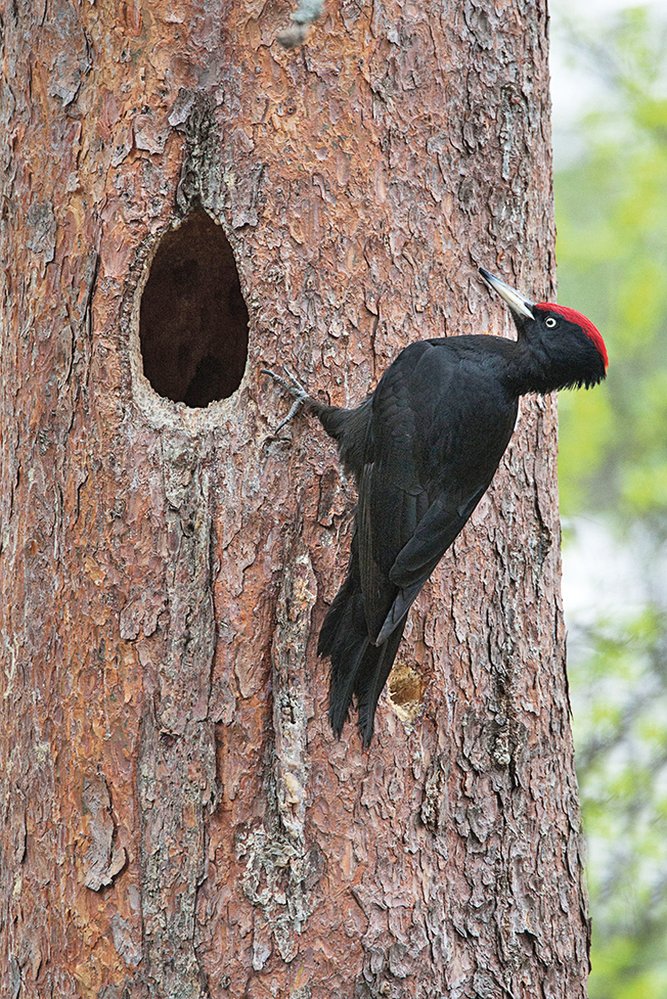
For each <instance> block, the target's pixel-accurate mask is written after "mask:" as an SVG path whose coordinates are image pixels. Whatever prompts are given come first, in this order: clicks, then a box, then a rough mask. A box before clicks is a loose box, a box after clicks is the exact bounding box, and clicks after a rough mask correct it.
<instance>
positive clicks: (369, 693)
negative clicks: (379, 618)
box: [354, 618, 405, 748]
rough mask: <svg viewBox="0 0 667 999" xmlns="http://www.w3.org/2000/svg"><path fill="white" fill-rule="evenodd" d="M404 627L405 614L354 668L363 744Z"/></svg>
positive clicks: (370, 733) (369, 735)
mask: <svg viewBox="0 0 667 999" xmlns="http://www.w3.org/2000/svg"><path fill="white" fill-rule="evenodd" d="M404 628H405V618H403V620H402V621H401V623H400V624H399V625H398V626H397V628H396V629H395V630H394V631H392V633H391V635H390V636H389V638H388V639H387V640H386V642H383V643H382V645H378V646H375V645H371V646H369V647H368V649H367V650H366V654H365V655H364V658H363V659H362V661H361V665H360V667H359V669H358V670H357V675H356V682H355V686H354V693H355V695H356V701H357V707H358V710H359V731H360V732H361V738H362V740H363V743H364V746H365V747H366V748H368V747H369V746H370V744H371V739H372V738H373V727H374V725H375V711H376V708H377V704H378V700H379V698H380V694H381V693H382V690H383V688H384V685H385V683H386V682H387V677H388V676H389V674H390V672H391V667H392V666H393V665H394V659H395V658H396V653H397V652H398V646H399V645H400V644H401V638H402V637H403V629H404Z"/></svg>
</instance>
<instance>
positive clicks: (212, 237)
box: [139, 210, 248, 408]
mask: <svg viewBox="0 0 667 999" xmlns="http://www.w3.org/2000/svg"><path fill="white" fill-rule="evenodd" d="M139 341H140V344H141V356H142V360H143V365H144V374H145V375H146V378H147V379H148V381H149V382H150V383H151V385H152V386H153V388H154V389H155V391H156V392H157V393H158V395H161V396H165V397H166V398H167V399H173V400H174V402H184V403H185V404H186V406H192V407H194V408H198V407H202V406H208V404H209V403H210V402H214V401H215V400H216V399H226V398H227V397H228V396H230V395H232V393H233V392H235V391H236V389H237V388H238V387H239V385H240V384H241V379H242V378H243V372H244V370H245V365H246V359H247V356H248V310H247V308H246V304H245V302H244V300H243V295H242V294H241V285H240V282H239V275H238V271H237V269H236V261H235V260H234V254H233V253H232V248H231V246H230V245H229V242H228V240H227V237H226V236H225V234H224V232H223V230H222V229H221V228H220V226H218V225H216V224H215V222H213V221H212V219H210V218H209V216H208V215H207V214H206V212H204V211H201V210H198V211H196V212H193V213H192V215H190V216H188V218H186V219H185V220H184V222H183V223H182V225H180V226H179V228H178V229H174V230H172V231H171V232H168V233H166V234H165V235H164V236H163V238H162V241H161V243H160V245H159V246H158V249H157V252H156V254H155V256H154V258H153V262H152V264H151V269H150V273H149V275H148V280H147V281H146V284H145V287H144V291H143V295H142V297H141V309H140V313H139Z"/></svg>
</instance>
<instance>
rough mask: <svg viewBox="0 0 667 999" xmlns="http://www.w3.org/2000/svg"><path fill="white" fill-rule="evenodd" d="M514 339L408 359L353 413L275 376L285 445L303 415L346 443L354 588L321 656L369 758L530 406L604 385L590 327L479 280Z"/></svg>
mask: <svg viewBox="0 0 667 999" xmlns="http://www.w3.org/2000/svg"><path fill="white" fill-rule="evenodd" d="M479 273H480V274H481V277H482V278H483V280H484V282H486V284H487V285H488V286H489V288H491V289H492V290H493V291H494V292H496V293H497V294H498V295H499V297H500V298H501V299H502V301H503V302H504V303H505V304H506V305H507V306H508V308H509V310H510V312H511V315H512V318H513V320H514V325H515V326H516V332H517V338H516V339H515V340H509V339H506V338H504V337H499V336H492V335H489V334H481V335H473V334H470V335H459V336H450V337H436V338H433V339H428V340H421V341H416V342H414V343H412V344H410V345H409V346H407V347H405V348H404V349H403V350H401V352H400V353H399V354H398V355H397V357H396V359H395V360H394V361H393V363H392V364H391V365H390V366H389V367H388V368H387V370H386V371H385V372H384V374H383V375H382V377H381V378H380V381H379V382H378V385H377V387H376V388H375V390H374V391H372V392H371V393H370V394H369V395H368V396H367V397H366V398H365V399H364V400H363V402H361V404H360V405H358V406H356V407H354V408H349V409H348V408H344V407H339V406H330V405H326V404H324V403H322V402H320V401H319V400H318V399H316V398H314V397H313V396H312V395H310V394H309V393H308V391H307V390H306V389H305V388H304V387H303V385H302V384H301V382H300V381H299V379H298V378H297V377H296V375H294V374H293V373H292V372H291V371H290V370H289V369H287V368H285V369H284V371H285V375H284V376H283V375H280V374H278V373H277V372H275V371H273V370H271V369H268V368H265V369H263V372H264V373H265V374H267V375H269V376H270V377H271V378H273V379H275V381H277V382H278V383H279V384H280V385H281V387H282V388H283V389H285V390H287V391H288V392H289V393H290V394H291V396H292V397H293V400H294V401H293V404H292V407H291V409H290V411H289V412H288V414H287V416H286V417H285V418H284V419H283V420H282V421H281V422H280V423H279V424H278V426H277V427H276V428H275V431H274V432H275V433H277V432H278V431H279V430H281V429H282V427H283V426H285V424H286V423H287V422H289V421H290V420H292V419H293V418H294V416H295V415H296V414H297V413H298V412H299V410H301V409H304V410H308V411H310V412H312V413H314V414H315V415H316V416H317V417H318V419H319V421H320V423H321V424H322V426H323V427H324V429H325V431H326V432H327V433H328V434H329V435H330V436H331V437H332V438H333V439H334V440H335V441H336V444H337V446H338V453H339V457H340V460H341V463H342V465H343V467H344V469H345V470H346V472H347V473H348V474H350V475H351V476H352V477H353V478H354V480H355V482H356V486H357V492H358V503H357V506H356V510H355V519H354V531H353V537H352V542H351V546H350V559H349V565H348V569H347V575H346V577H345V580H344V582H343V584H342V586H341V587H340V589H339V591H338V593H337V595H336V596H335V598H334V600H333V602H332V604H331V606H330V607H329V610H328V612H327V614H326V617H325V619H324V622H323V624H322V628H321V631H320V635H319V641H318V654H319V655H320V656H321V657H323V658H325V659H329V660H330V663H331V672H330V683H329V721H330V724H331V727H332V729H333V732H334V734H335V735H336V736H337V737H338V738H340V736H341V733H342V731H343V727H344V724H345V722H346V720H347V719H348V715H349V712H350V708H351V707H352V705H353V702H354V704H356V709H357V713H358V726H359V731H360V735H361V740H362V743H363V746H364V747H365V748H368V747H369V746H370V743H371V740H372V737H373V729H374V722H375V713H376V709H377V704H378V699H379V697H380V694H381V692H382V689H383V687H384V685H385V683H386V681H387V678H388V676H389V673H390V670H391V668H392V665H393V662H394V659H395V658H396V654H397V652H398V647H399V644H400V642H401V638H402V636H403V630H404V628H405V624H406V620H407V614H408V611H409V609H410V607H411V605H412V604H413V603H414V601H415V599H416V597H417V595H418V593H419V592H420V590H421V589H422V587H423V585H424V583H425V582H426V580H427V579H428V578H429V576H430V575H431V573H432V572H433V570H434V569H435V567H436V565H437V564H438V562H439V561H440V559H441V558H442V556H443V555H444V554H445V552H446V551H447V549H448V548H449V547H450V546H451V545H452V543H453V542H454V540H455V538H456V537H457V535H458V534H459V532H460V531H461V530H462V528H463V526H464V525H465V523H466V521H467V520H468V519H469V517H470V515H471V514H472V512H473V510H474V509H475V507H476V506H477V504H478V503H479V501H480V500H481V498H482V496H483V495H484V493H485V492H486V490H487V489H488V487H489V485H490V484H491V480H492V479H493V476H494V474H495V472H496V469H497V468H498V465H499V463H500V460H501V458H502V456H503V454H504V452H505V450H506V448H507V446H508V444H509V442H510V439H511V437H512V433H513V431H514V426H515V423H516V419H517V414H518V407H519V399H520V397H521V396H522V395H527V394H530V393H538V394H540V395H545V394H547V393H550V392H554V391H557V390H559V389H567V388H581V387H586V388H590V387H592V386H594V385H597V384H598V383H599V382H601V381H602V380H603V379H604V378H605V377H606V374H607V367H608V363H609V360H608V355H607V349H606V346H605V343H604V340H603V338H602V335H601V333H600V332H599V330H598V329H597V327H596V326H595V325H594V324H593V323H592V322H591V321H590V319H587V318H586V316H584V315H582V314H581V313H580V312H577V311H575V310H574V309H571V308H567V307H565V306H562V305H557V304H556V303H554V302H537V303H534V302H532V301H530V300H529V299H528V298H526V297H525V296H524V295H523V294H521V293H520V292H518V291H517V290H516V289H515V288H513V287H511V286H510V285H509V284H507V283H506V282H505V281H503V280H502V279H501V278H499V277H495V276H494V275H493V274H491V273H490V272H489V271H487V270H485V269H484V268H483V267H480V268H479Z"/></svg>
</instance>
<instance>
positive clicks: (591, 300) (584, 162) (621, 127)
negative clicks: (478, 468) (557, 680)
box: [553, 6, 667, 999]
mask: <svg viewBox="0 0 667 999" xmlns="http://www.w3.org/2000/svg"><path fill="white" fill-rule="evenodd" d="M555 14H556V25H555V30H554V42H553V44H554V47H556V46H558V49H559V52H562V51H563V50H565V51H566V52H567V53H568V57H569V59H570V60H571V64H572V66H573V68H579V69H581V67H582V66H586V67H587V68H588V70H589V72H590V73H591V74H593V75H594V77H595V78H596V79H597V82H598V87H599V95H600V96H599V99H598V101H597V105H598V106H597V107H596V108H595V109H594V110H589V111H587V112H586V113H584V114H582V115H580V116H579V118H578V120H577V122H576V127H575V130H574V131H575V134H574V135H571V136H570V140H571V141H570V143H568V145H569V146H572V145H573V146H574V153H571V155H570V158H569V161H567V162H566V163H565V164H564V165H563V166H560V167H559V168H558V169H557V170H556V172H555V192H556V216H557V224H558V247H557V248H558V262H559V267H558V277H559V301H561V302H563V303H565V304H568V305H572V306H574V307H575V308H577V309H580V310H581V311H582V312H584V313H585V314H586V315H588V316H589V317H590V318H591V319H592V320H593V321H594V322H595V323H596V325H597V326H598V327H599V328H600V330H601V331H602V333H603V335H604V337H605V341H606V343H607V347H608V350H609V356H610V367H609V377H608V379H607V382H606V383H605V385H604V386H602V387H601V388H600V389H597V390H595V391H593V392H578V393H563V394H562V395H561V397H560V412H561V422H560V425H561V461H560V484H561V505H562V511H563V515H564V518H565V524H566V547H565V571H566V582H567V578H568V576H567V574H568V572H579V573H582V572H583V571H584V570H582V566H584V567H585V566H586V563H587V560H588V561H589V562H590V564H591V565H592V566H593V565H594V566H595V567H596V569H597V572H598V578H599V577H600V574H602V578H603V583H602V585H600V587H599V589H598V591H597V593H596V594H595V599H594V601H593V603H594V606H596V608H597V611H596V614H595V615H594V616H591V614H590V608H587V607H579V608H577V607H571V608H570V613H569V621H568V624H569V629H570V636H571V641H570V678H571V686H572V701H573V711H574V725H575V742H576V745H577V761H578V773H579V780H580V784H581V791H582V804H583V810H584V824H585V829H586V835H587V839H588V854H589V861H588V881H589V889H590V893H591V908H592V914H593V951H592V964H593V971H592V975H591V981H590V996H591V999H648V997H663V996H667V73H666V67H667V11H665V8H664V7H663V8H662V9H660V7H659V6H652V7H633V8H628V9H626V10H623V11H619V12H617V13H616V14H615V15H613V16H611V17H609V16H606V17H605V19H604V21H603V22H602V27H601V24H600V21H599V20H598V21H597V22H596V23H595V24H592V23H589V24H587V23H586V21H585V18H584V16H583V15H581V14H580V13H577V14H573V15H572V17H573V18H575V19H576V20H573V19H568V18H566V17H564V16H562V15H561V16H560V17H559V16H558V11H555ZM557 96H558V95H557V94H556V99H557ZM556 151H557V152H558V147H557V150H556ZM557 162H558V156H557ZM568 524H569V525H570V526H569V529H568ZM619 553H620V558H619V557H618V556H619ZM584 574H585V573H584ZM605 581H606V582H605ZM575 582H576V580H575ZM607 583H608V585H609V591H608V592H609V593H613V594H614V597H613V599H610V604H611V606H609V607H608V606H607V602H608V600H607V585H606V584H607ZM566 593H567V587H566Z"/></svg>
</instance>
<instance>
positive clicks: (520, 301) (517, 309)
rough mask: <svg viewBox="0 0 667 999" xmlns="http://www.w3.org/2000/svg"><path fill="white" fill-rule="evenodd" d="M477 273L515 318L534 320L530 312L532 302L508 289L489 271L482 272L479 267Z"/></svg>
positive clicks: (512, 289) (506, 285) (508, 287)
mask: <svg viewBox="0 0 667 999" xmlns="http://www.w3.org/2000/svg"><path fill="white" fill-rule="evenodd" d="M479 273H480V274H481V275H482V277H483V278H484V280H485V281H486V283H487V284H488V286H489V288H493V290H494V291H495V292H497V293H498V294H499V295H500V297H501V298H502V300H503V302H506V303H507V305H508V306H509V307H510V309H511V310H512V312H514V313H515V314H516V315H517V316H524V317H525V318H526V319H535V316H534V315H533V313H532V312H531V309H532V307H533V304H534V303H533V302H531V301H530V300H529V299H527V298H526V297H525V295H522V294H520V292H518V291H517V290H516V288H510V286H509V285H508V284H505V282H504V281H501V280H500V278H498V277H495V276H494V275H493V274H490V273H489V271H486V270H484V268H483V267H480V269H479Z"/></svg>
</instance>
